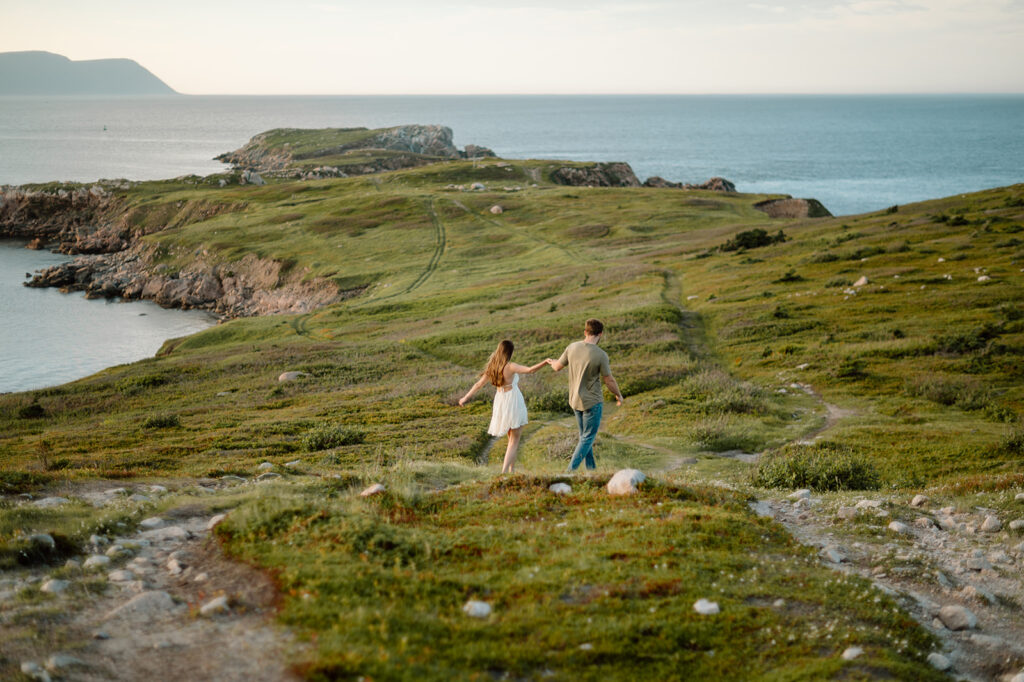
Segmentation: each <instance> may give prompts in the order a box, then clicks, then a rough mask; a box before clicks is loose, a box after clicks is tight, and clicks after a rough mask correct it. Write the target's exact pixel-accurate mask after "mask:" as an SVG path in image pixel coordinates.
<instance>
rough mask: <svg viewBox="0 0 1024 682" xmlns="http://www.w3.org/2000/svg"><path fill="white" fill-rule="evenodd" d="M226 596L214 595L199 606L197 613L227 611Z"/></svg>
mask: <svg viewBox="0 0 1024 682" xmlns="http://www.w3.org/2000/svg"><path fill="white" fill-rule="evenodd" d="M228 610H229V608H228V598H227V597H226V596H223V595H222V596H220V597H214V598H213V599H211V600H210V601H208V602H206V603H205V604H203V605H202V606H201V607H199V613H200V615H203V616H214V615H216V614H218V613H227V612H228Z"/></svg>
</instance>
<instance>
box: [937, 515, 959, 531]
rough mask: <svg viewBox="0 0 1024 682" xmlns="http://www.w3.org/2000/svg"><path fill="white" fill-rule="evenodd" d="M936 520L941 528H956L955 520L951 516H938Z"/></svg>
mask: <svg viewBox="0 0 1024 682" xmlns="http://www.w3.org/2000/svg"><path fill="white" fill-rule="evenodd" d="M938 522H939V528H942V529H943V530H953V529H954V528H956V521H954V520H953V518H952V517H951V516H940V517H939V519H938Z"/></svg>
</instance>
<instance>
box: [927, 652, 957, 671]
mask: <svg viewBox="0 0 1024 682" xmlns="http://www.w3.org/2000/svg"><path fill="white" fill-rule="evenodd" d="M928 664H929V665H931V667H933V668H935V669H936V670H940V671H945V670H949V668H950V666H951V665H952V664H951V663H950V662H949V659H948V658H946V657H945V656H943V655H942V654H940V653H936V652H934V651H933V652H932V653H930V654H928Z"/></svg>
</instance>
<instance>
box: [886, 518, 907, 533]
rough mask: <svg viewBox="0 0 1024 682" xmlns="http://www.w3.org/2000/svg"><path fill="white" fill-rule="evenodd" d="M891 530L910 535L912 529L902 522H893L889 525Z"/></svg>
mask: <svg viewBox="0 0 1024 682" xmlns="http://www.w3.org/2000/svg"><path fill="white" fill-rule="evenodd" d="M889 530H891V531H892V532H893V533H901V534H902V533H909V532H910V527H909V526H907V524H905V523H903V522H902V521H892V522H890V523H889Z"/></svg>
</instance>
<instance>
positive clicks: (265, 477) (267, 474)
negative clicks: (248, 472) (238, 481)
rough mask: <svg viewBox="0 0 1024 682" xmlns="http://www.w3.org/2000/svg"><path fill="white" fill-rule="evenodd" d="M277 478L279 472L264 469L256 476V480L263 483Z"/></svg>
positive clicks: (279, 476) (279, 475)
mask: <svg viewBox="0 0 1024 682" xmlns="http://www.w3.org/2000/svg"><path fill="white" fill-rule="evenodd" d="M277 478H281V474H275V473H274V472H273V471H266V472H264V473H262V474H260V475H259V476H257V477H256V482H257V483H263V482H264V481H273V480H274V479H277Z"/></svg>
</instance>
